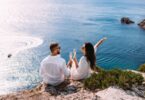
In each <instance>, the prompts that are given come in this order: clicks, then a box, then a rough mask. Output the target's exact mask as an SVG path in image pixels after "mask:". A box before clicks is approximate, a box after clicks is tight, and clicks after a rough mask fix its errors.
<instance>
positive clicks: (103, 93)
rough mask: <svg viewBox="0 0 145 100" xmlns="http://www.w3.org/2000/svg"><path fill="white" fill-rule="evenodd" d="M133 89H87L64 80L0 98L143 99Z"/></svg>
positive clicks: (33, 99) (53, 99) (20, 99)
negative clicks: (57, 84)
mask: <svg viewBox="0 0 145 100" xmlns="http://www.w3.org/2000/svg"><path fill="white" fill-rule="evenodd" d="M134 89H135V90H127V91H125V90H123V89H120V88H118V87H109V88H107V89H105V90H95V91H89V90H86V89H84V88H83V83H82V82H81V81H73V82H71V83H70V82H69V81H66V82H65V83H63V84H61V85H60V86H57V87H53V86H48V85H42V84H40V85H39V86H37V87H36V88H34V89H32V90H25V91H21V92H18V93H13V94H8V95H5V96H0V100H143V99H144V98H143V97H142V96H139V95H138V94H137V93H136V92H138V93H139V92H141V91H138V90H139V89H138V88H136V87H135V88H134ZM142 89H144V88H142ZM135 91H136V92H135ZM142 91H145V90H142Z"/></svg>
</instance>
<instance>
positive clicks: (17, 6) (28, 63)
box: [0, 0, 145, 94]
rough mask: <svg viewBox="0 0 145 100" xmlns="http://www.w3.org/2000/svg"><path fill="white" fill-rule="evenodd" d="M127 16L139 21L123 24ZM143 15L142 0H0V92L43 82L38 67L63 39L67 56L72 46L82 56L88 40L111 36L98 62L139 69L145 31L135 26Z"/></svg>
mask: <svg viewBox="0 0 145 100" xmlns="http://www.w3.org/2000/svg"><path fill="white" fill-rule="evenodd" d="M124 16H127V17H130V18H131V19H132V20H134V21H135V22H136V24H132V25H122V24H121V23H120V19H121V17H124ZM144 18H145V1H143V0H137V1H136V0H76V1H74V0H0V94H5V93H10V92H15V91H20V90H24V89H31V88H32V87H34V86H36V85H37V84H39V83H40V82H41V79H40V77H39V75H38V70H39V66H40V62H41V60H42V59H43V58H44V57H46V56H47V55H48V54H49V44H50V43H51V42H59V43H60V45H61V48H62V50H61V54H62V57H64V58H65V59H66V61H68V58H69V57H68V55H69V52H70V51H72V50H73V49H76V50H77V56H78V59H79V58H80V57H81V56H82V54H81V52H80V47H81V45H83V43H84V42H92V43H93V44H95V43H96V42H97V41H98V40H99V39H101V38H103V37H107V38H108V39H107V40H106V41H105V42H104V43H103V44H102V45H101V46H100V47H99V48H98V51H97V55H96V56H97V64H98V65H99V66H101V67H103V68H105V69H112V68H122V69H137V68H138V66H139V65H141V64H143V63H145V30H142V29H140V28H139V27H138V26H137V23H139V22H140V21H141V20H142V19H144ZM9 54H12V56H11V57H10V58H8V57H7V56H8V55H9Z"/></svg>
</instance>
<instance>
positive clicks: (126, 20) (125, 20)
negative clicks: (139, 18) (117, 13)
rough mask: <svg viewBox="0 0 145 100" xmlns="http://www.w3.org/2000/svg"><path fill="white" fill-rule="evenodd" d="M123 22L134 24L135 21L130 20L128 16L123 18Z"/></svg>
mask: <svg viewBox="0 0 145 100" xmlns="http://www.w3.org/2000/svg"><path fill="white" fill-rule="evenodd" d="M121 23H123V24H133V23H134V21H132V20H130V19H129V18H128V17H123V18H121Z"/></svg>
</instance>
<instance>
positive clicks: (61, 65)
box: [40, 55, 70, 85]
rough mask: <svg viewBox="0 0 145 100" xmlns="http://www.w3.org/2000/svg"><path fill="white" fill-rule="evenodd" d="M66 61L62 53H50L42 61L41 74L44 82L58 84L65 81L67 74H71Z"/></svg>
mask: <svg viewBox="0 0 145 100" xmlns="http://www.w3.org/2000/svg"><path fill="white" fill-rule="evenodd" d="M69 74H70V73H69V70H68V69H67V67H66V62H65V60H64V59H63V58H61V57H60V55H57V56H51V55H49V56H48V57H46V58H45V59H44V60H43V61H42V62H41V67H40V76H41V77H42V78H43V82H44V83H47V84H51V85H58V84H60V83H61V82H63V81H64V79H65V76H69Z"/></svg>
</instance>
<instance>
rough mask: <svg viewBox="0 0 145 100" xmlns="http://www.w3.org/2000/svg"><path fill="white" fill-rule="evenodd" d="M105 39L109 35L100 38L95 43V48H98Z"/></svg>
mask: <svg viewBox="0 0 145 100" xmlns="http://www.w3.org/2000/svg"><path fill="white" fill-rule="evenodd" d="M105 40H107V37H104V38H102V39H101V40H99V41H98V42H97V43H96V44H95V46H94V48H98V47H99V46H100V45H101V44H102V43H103V42H104V41H105Z"/></svg>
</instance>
